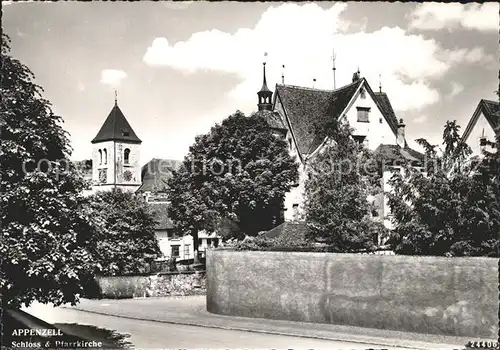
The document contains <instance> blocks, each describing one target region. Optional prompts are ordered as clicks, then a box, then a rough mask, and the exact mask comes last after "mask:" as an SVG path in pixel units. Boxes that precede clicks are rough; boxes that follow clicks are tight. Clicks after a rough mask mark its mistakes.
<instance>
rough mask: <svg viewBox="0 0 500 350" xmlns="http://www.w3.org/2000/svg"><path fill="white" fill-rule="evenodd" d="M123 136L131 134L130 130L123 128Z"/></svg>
mask: <svg viewBox="0 0 500 350" xmlns="http://www.w3.org/2000/svg"><path fill="white" fill-rule="evenodd" d="M122 136H130V131H129V130H126V129H123V130H122Z"/></svg>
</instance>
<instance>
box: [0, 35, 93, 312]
mask: <svg viewBox="0 0 500 350" xmlns="http://www.w3.org/2000/svg"><path fill="white" fill-rule="evenodd" d="M1 73H2V76H1V79H2V84H1V92H2V110H1V112H0V113H1V114H0V115H1V118H0V121H1V138H2V150H1V152H0V175H1V182H0V193H1V195H0V199H1V206H0V220H1V225H0V226H1V240H0V256H1V259H0V293H1V296H2V302H3V306H4V307H10V308H18V307H21V306H22V305H23V304H24V305H29V304H30V303H31V302H33V301H35V300H36V301H39V302H42V303H54V304H55V305H60V304H63V303H75V302H77V301H78V295H79V294H82V293H83V287H84V286H83V283H82V282H81V281H82V279H83V278H84V277H85V276H86V275H87V274H89V273H90V274H91V273H93V271H94V270H95V269H96V268H98V265H97V264H96V263H95V261H94V260H93V258H92V255H91V253H90V252H89V251H88V249H86V248H85V247H86V244H87V243H88V241H89V239H90V237H91V236H92V234H93V232H94V224H93V222H92V220H91V215H90V213H89V210H88V208H87V207H86V206H85V205H84V204H85V201H86V200H85V198H83V197H82V196H81V193H82V191H83V189H84V187H85V182H84V181H83V179H82V177H81V176H80V175H79V173H78V172H77V171H76V169H75V167H74V166H73V164H71V163H70V162H69V161H68V159H69V156H70V153H71V149H70V146H69V140H68V137H67V133H66V132H65V131H64V130H63V128H62V127H61V122H62V118H61V117H59V116H56V115H54V114H53V112H52V110H51V108H50V103H49V102H48V101H47V100H45V99H43V98H42V92H43V90H42V88H41V87H40V86H38V85H36V84H35V83H34V75H33V73H32V72H31V71H30V70H29V68H28V67H26V66H25V65H24V64H22V63H21V62H19V61H18V60H17V59H15V58H13V57H12V56H11V55H10V39H9V38H8V37H7V36H6V35H3V36H2V67H1Z"/></svg>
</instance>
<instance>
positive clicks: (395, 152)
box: [374, 145, 425, 165]
mask: <svg viewBox="0 0 500 350" xmlns="http://www.w3.org/2000/svg"><path fill="white" fill-rule="evenodd" d="M374 153H375V154H378V155H380V156H382V159H383V160H384V163H388V164H391V163H394V162H402V161H408V162H410V164H412V165H422V164H423V162H424V160H425V155H424V154H423V153H420V152H418V151H415V150H414V149H411V148H409V147H404V148H401V147H400V146H399V145H380V146H378V147H377V148H376V149H375V151H374Z"/></svg>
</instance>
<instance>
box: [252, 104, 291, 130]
mask: <svg viewBox="0 0 500 350" xmlns="http://www.w3.org/2000/svg"><path fill="white" fill-rule="evenodd" d="M252 116H259V117H262V118H264V119H265V120H266V122H267V124H268V125H269V127H270V128H271V129H279V130H286V127H285V125H284V124H283V121H282V120H281V117H280V115H279V114H278V112H275V111H268V110H265V109H263V110H260V111H257V112H255V113H253V114H252Z"/></svg>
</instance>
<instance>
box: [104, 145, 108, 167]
mask: <svg viewBox="0 0 500 350" xmlns="http://www.w3.org/2000/svg"><path fill="white" fill-rule="evenodd" d="M104 164H108V151H107V150H106V148H105V149H104Z"/></svg>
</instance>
